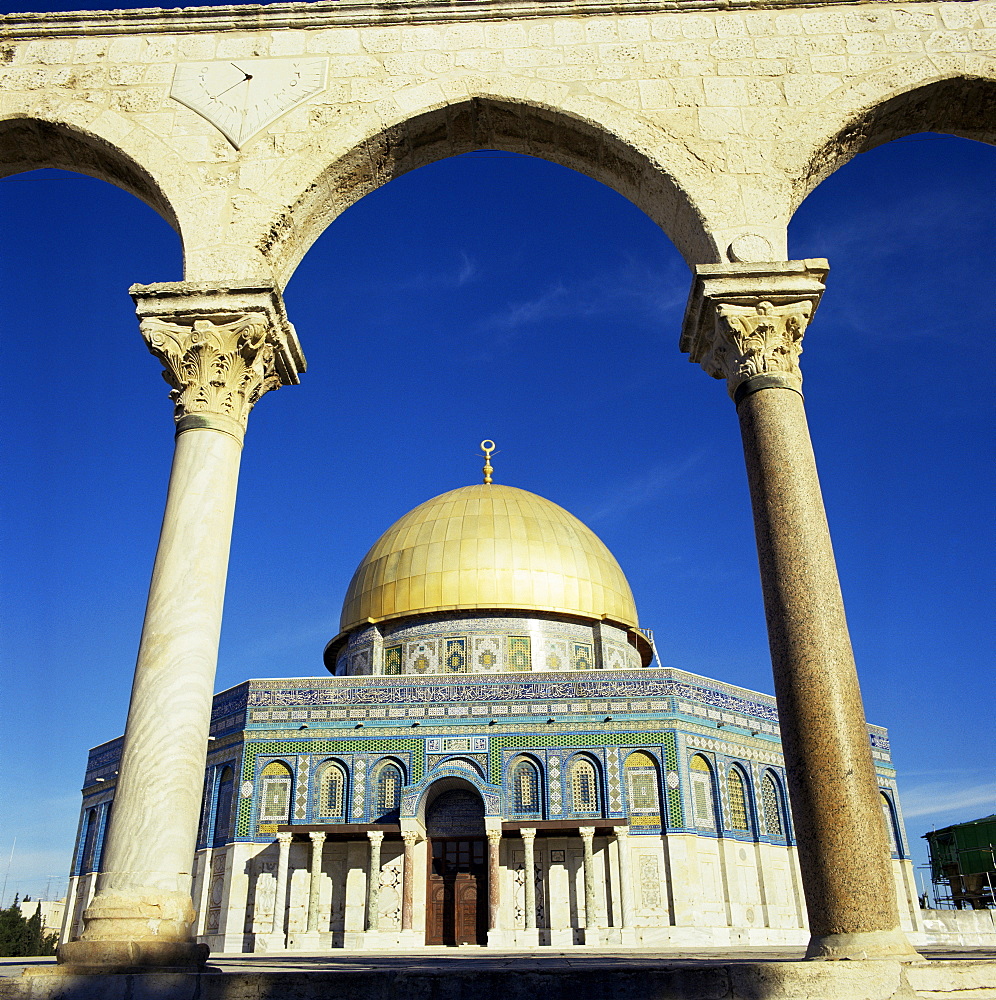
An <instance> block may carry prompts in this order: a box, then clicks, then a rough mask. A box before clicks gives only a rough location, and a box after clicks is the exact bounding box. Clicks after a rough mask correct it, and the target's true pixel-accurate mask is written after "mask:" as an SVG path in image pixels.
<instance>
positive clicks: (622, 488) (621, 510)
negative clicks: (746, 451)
mask: <svg viewBox="0 0 996 1000" xmlns="http://www.w3.org/2000/svg"><path fill="white" fill-rule="evenodd" d="M705 457H706V452H705V450H704V449H700V450H698V451H694V452H692V453H691V454H689V455H686V456H685V458H684V459H682V460H681V461H680V462H661V463H658V464H657V465H653V466H651V467H650V468H648V469H647V470H646V471H645V472H643V473H641V474H640V475H638V476H634V477H633V478H631V479H628V480H626V481H624V482H621V483H617V484H616V485H615V486H614V487H613V489H611V490H610V491H608V492H607V493H606V494H605V495H604V496H603V497H602V498H601V500H600V501H598V502H597V504H596V506H595V507H594V509H593V510H590V511H589V512H588V513H587V514H586V515H585V521H586V522H601V521H609V520H611V519H612V518H616V517H619V516H621V515H622V514H628V513H629V512H630V511H632V510H635V509H637V508H638V507H642V506H644V505H645V504H648V503H650V502H651V501H653V500H656V499H657V498H658V497H660V496H662V495H663V494H665V493H669V492H673V491H675V490H676V488H678V487H680V488H681V489H682V490H684V489H686V488H687V486H688V481H689V476H690V475H692V474H693V473H694V472H696V471H697V470H698V469H700V468H701V467H702V465H703V462H704V460H705Z"/></svg>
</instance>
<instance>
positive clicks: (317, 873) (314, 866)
mask: <svg viewBox="0 0 996 1000" xmlns="http://www.w3.org/2000/svg"><path fill="white" fill-rule="evenodd" d="M309 836H310V837H311V881H310V885H309V887H308V888H309V892H308V933H309V934H312V933H316V932H317V931H318V910H319V907H320V905H321V892H322V849H323V848H324V847H325V834H324V833H322V832H321V831H317V832H313V833H311V834H309Z"/></svg>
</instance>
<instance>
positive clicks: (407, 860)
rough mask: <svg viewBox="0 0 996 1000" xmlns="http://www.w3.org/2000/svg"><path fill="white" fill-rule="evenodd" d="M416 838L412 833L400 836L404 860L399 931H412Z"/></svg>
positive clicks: (402, 864) (402, 865)
mask: <svg viewBox="0 0 996 1000" xmlns="http://www.w3.org/2000/svg"><path fill="white" fill-rule="evenodd" d="M417 839H418V838H417V836H416V835H415V834H414V833H409V832H407V831H406V832H405V833H402V834H401V841H402V843H403V844H404V845H405V853H404V858H403V860H402V863H401V929H402V930H403V931H410V930H411V929H412V923H413V915H414V912H413V911H414V900H415V841H416V840H417Z"/></svg>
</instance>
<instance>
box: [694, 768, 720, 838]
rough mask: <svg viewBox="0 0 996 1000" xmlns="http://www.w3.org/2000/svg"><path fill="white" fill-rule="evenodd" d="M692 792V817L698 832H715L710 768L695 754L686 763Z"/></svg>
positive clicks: (713, 792) (714, 809) (713, 797)
mask: <svg viewBox="0 0 996 1000" xmlns="http://www.w3.org/2000/svg"><path fill="white" fill-rule="evenodd" d="M688 771H689V780H690V786H691V792H692V815H693V816H694V817H695V827H696V829H698V830H708V831H710V832H712V833H715V832H716V806H715V801H716V790H715V787H714V786H713V778H712V768H711V767H710V766H709V762H708V761H707V760H706V759H705V757H703V756H702V754H698V753H697V754H695V755H694V756H693V757H692V759H691V760H690V761H689V762H688Z"/></svg>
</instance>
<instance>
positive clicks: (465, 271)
mask: <svg viewBox="0 0 996 1000" xmlns="http://www.w3.org/2000/svg"><path fill="white" fill-rule="evenodd" d="M480 273H481V272H480V269H479V268H478V266H477V262H476V261H475V260H474V259H473V258H472V257H470V256H469V255H468V254H467V253H465V252H464V251H462V250H461V251H460V259H459V260H457V261H454V262H453V263H452V264H451V265H450V266H448V267H446V268H444V269H442V270H439V271H434V272H429V271H415V272H414V273H413V274H412V276H411V277H410V278H409V279H408V280H407V281H405V282H403V284H402V287H403V288H407V289H411V290H413V291H415V290H418V291H427V290H431V289H446V288H463V286H464V285H469V284H470V283H471V282H473V281H476V280H477V278H478V277H479V276H480Z"/></svg>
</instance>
